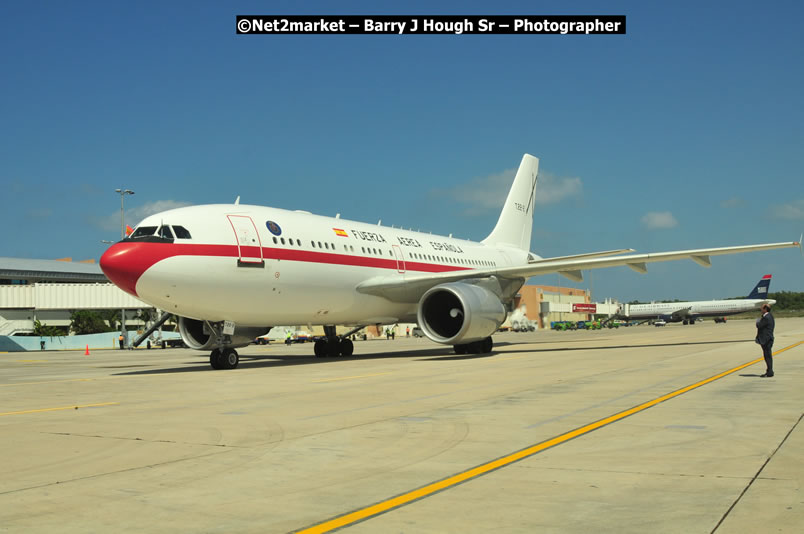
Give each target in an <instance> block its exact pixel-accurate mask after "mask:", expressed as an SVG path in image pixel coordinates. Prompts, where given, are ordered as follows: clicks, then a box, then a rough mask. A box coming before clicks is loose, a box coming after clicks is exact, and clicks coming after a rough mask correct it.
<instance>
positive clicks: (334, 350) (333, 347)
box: [326, 338, 341, 357]
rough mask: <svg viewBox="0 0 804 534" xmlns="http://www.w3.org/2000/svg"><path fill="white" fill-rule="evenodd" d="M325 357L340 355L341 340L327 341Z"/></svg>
mask: <svg viewBox="0 0 804 534" xmlns="http://www.w3.org/2000/svg"><path fill="white" fill-rule="evenodd" d="M326 343H327V356H331V357H337V356H340V354H341V340H340V339H337V338H335V339H330V340H327V342H326Z"/></svg>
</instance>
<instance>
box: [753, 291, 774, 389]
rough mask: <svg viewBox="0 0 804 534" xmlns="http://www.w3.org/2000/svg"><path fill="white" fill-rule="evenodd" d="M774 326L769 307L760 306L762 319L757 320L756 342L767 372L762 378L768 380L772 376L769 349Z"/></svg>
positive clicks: (771, 357)
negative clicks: (760, 348) (759, 347)
mask: <svg viewBox="0 0 804 534" xmlns="http://www.w3.org/2000/svg"><path fill="white" fill-rule="evenodd" d="M774 326H776V321H774V320H773V315H771V312H770V305H768V304H763V305H762V317H760V318H759V319H757V338H756V342H757V343H759V345H760V346H761V347H762V356H764V358H765V366H766V367H767V370H766V371H765V374H764V375H761V376H762V378H770V377H772V376H773V355H772V354H771V349H772V348H773V327H774Z"/></svg>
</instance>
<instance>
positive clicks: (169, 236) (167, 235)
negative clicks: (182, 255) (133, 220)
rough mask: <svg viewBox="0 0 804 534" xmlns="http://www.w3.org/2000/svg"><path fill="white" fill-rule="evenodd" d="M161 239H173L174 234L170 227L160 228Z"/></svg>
mask: <svg viewBox="0 0 804 534" xmlns="http://www.w3.org/2000/svg"><path fill="white" fill-rule="evenodd" d="M159 237H164V238H167V239H173V232H171V231H170V226H168V225H165V226H162V227H161V228H159Z"/></svg>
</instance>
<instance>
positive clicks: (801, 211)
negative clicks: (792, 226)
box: [771, 198, 804, 221]
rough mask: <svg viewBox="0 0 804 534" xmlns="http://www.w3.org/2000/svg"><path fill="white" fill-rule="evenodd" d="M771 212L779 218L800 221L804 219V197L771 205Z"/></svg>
mask: <svg viewBox="0 0 804 534" xmlns="http://www.w3.org/2000/svg"><path fill="white" fill-rule="evenodd" d="M771 214H772V215H773V217H775V218H777V219H787V220H790V221H800V220H802V219H804V198H801V199H799V200H794V201H793V202H788V203H787V204H776V205H775V206H773V207H771Z"/></svg>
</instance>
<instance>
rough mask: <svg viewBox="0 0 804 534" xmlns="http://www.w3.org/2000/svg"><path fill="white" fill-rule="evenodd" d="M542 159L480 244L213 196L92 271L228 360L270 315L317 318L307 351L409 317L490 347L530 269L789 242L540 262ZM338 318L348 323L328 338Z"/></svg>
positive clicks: (446, 335)
mask: <svg viewBox="0 0 804 534" xmlns="http://www.w3.org/2000/svg"><path fill="white" fill-rule="evenodd" d="M538 166H539V160H538V159H537V158H535V157H533V156H531V155H529V154H525V156H524V157H523V158H522V162H521V164H520V166H519V170H518V171H517V174H516V177H515V179H514V183H513V184H512V186H511V190H510V191H509V193H508V197H507V199H506V201H505V205H504V206H503V209H502V213H501V214H500V218H499V220H498V221H497V225H496V226H495V227H494V230H492V232H491V233H490V234H489V236H488V237H487V238H486V239H484V240H483V241H480V242H472V241H466V240H462V239H455V238H452V237H442V236H435V235H431V234H425V233H419V232H413V231H409V230H403V229H399V228H388V227H387V226H381V225H379V224H376V225H374V224H366V223H361V222H355V221H349V220H345V219H340V218H339V217H335V218H332V217H323V216H320V215H313V214H311V213H309V212H304V211H288V210H283V209H277V208H269V207H262V206H248V205H240V204H239V197H238V200H237V201H236V202H235V204H214V205H205V206H191V207H185V208H178V209H174V210H169V211H165V212H163V213H159V214H156V215H152V216H150V217H147V218H145V219H144V220H143V221H142V222H141V223H140V224H139V225H138V226H137V227H136V228H135V229H134V232H133V233H132V234H131V235H130V236H129V237H127V238H126V239H123V240H122V241H120V242H118V243H116V244H114V245H112V246H111V247H110V248H109V249H108V250H107V251H106V252H105V253H104V254H103V257H102V258H101V260H100V266H101V269H103V272H104V273H105V274H106V276H107V277H108V278H109V280H111V281H112V282H113V283H115V284H116V285H117V286H118V287H120V288H121V289H123V290H124V291H127V292H128V293H130V294H132V295H135V296H136V297H138V298H139V299H141V300H143V301H145V302H147V303H149V304H151V305H152V306H154V307H156V308H159V309H161V310H165V312H169V313H172V314H174V315H177V316H179V318H180V319H179V331H180V333H181V336H182V338H183V339H184V341H185V343H186V344H187V345H188V346H189V347H190V348H193V349H199V350H211V354H210V364H211V365H212V367H213V368H216V369H221V368H223V369H232V368H235V367H236V366H237V364H238V355H237V352H236V351H235V350H234V349H235V348H237V347H241V346H245V345H247V344H249V343H250V342H251V341H252V340H253V339H254V338H255V337H257V336H260V335H263V334H265V333H266V332H267V331H268V330H270V328H271V326H273V325H280V324H307V325H323V326H324V332H325V334H326V339H325V340H320V341H318V342H316V344H315V349H314V351H315V354H316V356H327V355H329V356H336V355H342V356H349V355H351V354H352V351H353V346H352V342H351V341H350V340H349V339H348V335H350V334H351V333H352V332H355V331H357V330H359V329H360V328H363V327H365V326H367V325H372V324H378V323H382V324H390V323H396V322H417V323H418V324H419V326H420V327H421V329H422V331H423V332H424V334H425V335H426V336H427V337H428V338H430V339H431V340H433V341H435V342H437V343H443V344H446V345H453V346H454V349H455V352H456V353H458V354H463V353H466V352H470V353H487V352H490V351H491V349H492V339H491V334H493V333H494V332H495V331H496V330H497V328H498V327H499V326H500V324H502V322H503V321H504V320H505V317H506V314H507V312H508V310H509V309H510V305H511V303H512V301H513V298H514V296H515V295H516V293H517V291H518V290H519V288H520V287H522V285H523V284H524V283H525V280H526V279H527V278H528V277H530V276H535V275H540V274H547V273H555V272H559V273H561V274H562V275H564V276H566V277H568V278H570V279H572V280H575V281H580V280H582V279H583V276H582V274H581V270H582V269H599V268H603V267H613V266H616V265H627V266H629V267H631V268H632V269H634V270H636V271H637V272H640V273H645V272H647V267H646V264H648V263H652V262H658V261H668V260H678V259H682V258H690V259H692V260H694V261H695V262H697V263H699V264H701V265H703V266H707V267H708V266H709V265H710V261H709V257H710V256H715V255H720V254H734V253H738V252H748V251H757V250H769V249H777V248H783V247H794V246H798V243H773V244H764V245H748V246H739V247H725V248H710V249H700V250H684V251H678V252H662V253H658V254H630V255H622V253H625V252H633V250H632V249H622V250H610V251H604V252H593V253H587V254H578V255H574V256H562V257H556V258H541V257H539V256H537V255H536V254H532V253H530V252H529V247H530V236H531V228H532V225H533V208H534V198H535V194H536V183H537V174H538ZM335 325H347V326H354V327H355V329H354V330H353V331H352V332H349V333H348V334H344V335H342V336H337V335H336V333H335Z"/></svg>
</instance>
